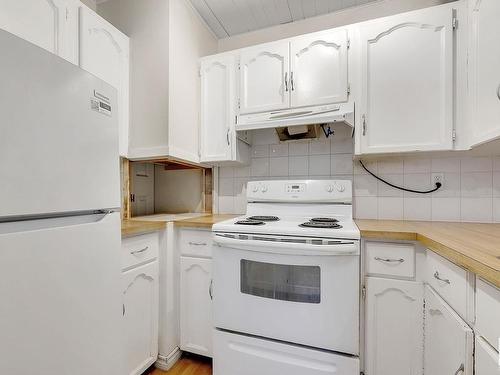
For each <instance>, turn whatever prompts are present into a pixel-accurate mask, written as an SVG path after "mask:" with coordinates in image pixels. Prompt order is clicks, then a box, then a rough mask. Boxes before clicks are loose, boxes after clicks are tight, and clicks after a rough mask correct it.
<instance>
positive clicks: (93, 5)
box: [80, 0, 97, 11]
mask: <svg viewBox="0 0 500 375" xmlns="http://www.w3.org/2000/svg"><path fill="white" fill-rule="evenodd" d="M80 1H81V2H82V3H84V4H85V5H86V6H88V7H89V8H90V9H92V10H94V11H95V10H96V9H97V4H96V1H95V0H80Z"/></svg>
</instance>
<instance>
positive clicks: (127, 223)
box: [122, 219, 167, 237]
mask: <svg viewBox="0 0 500 375" xmlns="http://www.w3.org/2000/svg"><path fill="white" fill-rule="evenodd" d="M166 226H167V223H166V222H165V221H143V220H133V219H132V220H122V237H128V236H136V235H139V234H145V233H151V232H155V231H157V230H163V229H165V227H166Z"/></svg>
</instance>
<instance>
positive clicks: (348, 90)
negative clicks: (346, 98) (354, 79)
mask: <svg viewBox="0 0 500 375" xmlns="http://www.w3.org/2000/svg"><path fill="white" fill-rule="evenodd" d="M347 95H351V84H350V83H348V84H347Z"/></svg>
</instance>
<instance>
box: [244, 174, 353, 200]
mask: <svg viewBox="0 0 500 375" xmlns="http://www.w3.org/2000/svg"><path fill="white" fill-rule="evenodd" d="M247 201H248V202H322V203H323V202H324V203H328V202H338V203H345V204H350V203H351V202H352V183H351V181H350V180H295V181H294V180H292V181H290V180H283V181H250V182H249V183H248V188H247Z"/></svg>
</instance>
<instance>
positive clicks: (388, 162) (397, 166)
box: [378, 158, 404, 174]
mask: <svg viewBox="0 0 500 375" xmlns="http://www.w3.org/2000/svg"><path fill="white" fill-rule="evenodd" d="M403 171H404V169H403V160H402V159H394V158H390V159H382V160H379V161H378V173H380V174H398V173H403Z"/></svg>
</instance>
